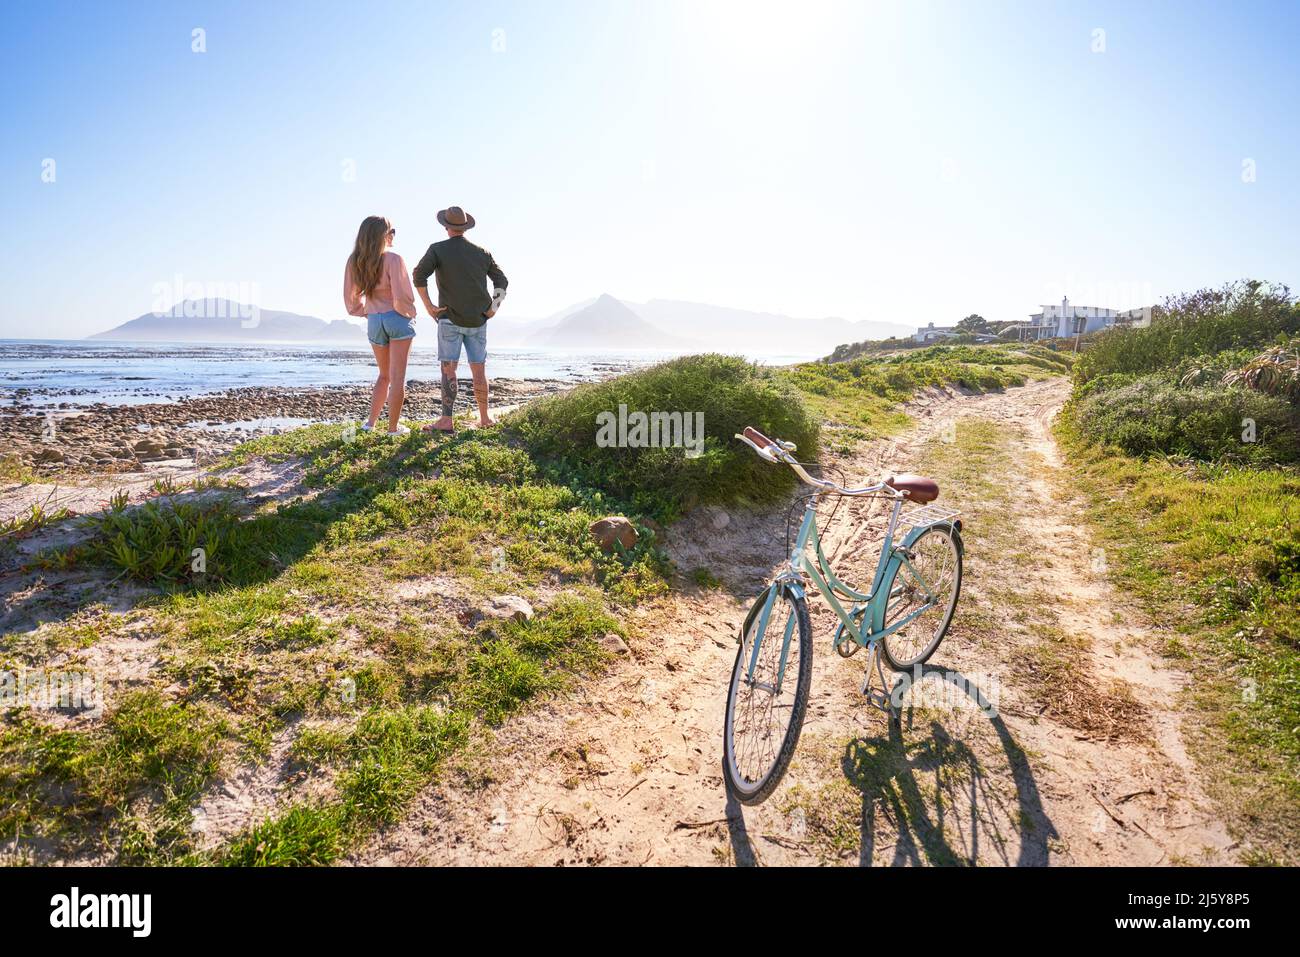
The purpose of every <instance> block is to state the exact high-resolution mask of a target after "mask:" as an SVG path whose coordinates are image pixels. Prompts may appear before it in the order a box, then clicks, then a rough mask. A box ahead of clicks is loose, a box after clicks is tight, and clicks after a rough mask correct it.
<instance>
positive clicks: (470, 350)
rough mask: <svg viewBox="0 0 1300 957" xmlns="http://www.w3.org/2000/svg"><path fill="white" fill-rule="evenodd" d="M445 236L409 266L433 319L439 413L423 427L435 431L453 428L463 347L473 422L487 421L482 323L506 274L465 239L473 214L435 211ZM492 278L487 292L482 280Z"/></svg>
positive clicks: (501, 294) (498, 298)
mask: <svg viewBox="0 0 1300 957" xmlns="http://www.w3.org/2000/svg"><path fill="white" fill-rule="evenodd" d="M438 222H439V223H441V224H442V225H443V226H444V227H445V228H446V230H447V238H446V239H444V240H443V241H442V242H439V243H434V244H433V245H432V246H430V247H429V251H428V252H426V253H425V254H424V257H423V258H422V259H421V260H420V262H419V264H418V265H417V266H416V267H415V271H414V273H412V278H413V279H414V281H415V291H416V292H418V293H419V294H420V298H421V299H423V300H424V308H425V309H427V310H428V311H429V315H431V316H432V317H433V318H435V319H437V320H438V361H439V362H440V363H441V364H442V418H440V419H438V420H437V421H436V422H434V423H433V425H432V426H426V429H437V430H438V431H440V432H451V431H453V430H454V429H455V425H454V424H453V422H452V415H453V413H454V412H455V406H456V390H457V388H458V382H457V379H456V364H457V363H458V362H459V361H460V351H461V347H462V346H463V347H464V349H465V355H466V356H467V357H468V358H469V369H470V372H471V374H472V375H473V377H474V399H475V401H476V402H477V403H478V420H479V425H481V426H482V427H484V428H487V427H488V426H490V425H492V419H491V418H489V417H488V383H487V368H486V363H487V327H486V323H487V321H488V320H489V319H491V318H492V317H493V316H494V315H496V312H497V310H498V309H500V308H501V302H502V300H503V299H505V297H506V285H507V282H506V274H505V273H503V272H502V271H501V267H499V266H498V265H497V264H496V260H495V259H493V258H492V254H491V253H490V252H488V251H487V250H486V249H483V248H482V247H480V246H475V245H474V244H473V243H472V242H470V241H469V240H468V239H466V238H465V232H466V230H470V229H473V228H474V217H473V216H471V215H470V214H469V213H467V212H465V210H463V209H461V208H460V207H459V206H449V207H447V208H446V209H444V210H442V211H441V212H439V213H438ZM430 276H433V277H434V278H435V279H436V280H437V282H438V305H437V307H436V308H435V307H434V305H433V302H432V301H431V300H430V299H429V277H430ZM489 277H490V278H491V279H492V295H490V296H489V295H488V291H487V280H488V278H489Z"/></svg>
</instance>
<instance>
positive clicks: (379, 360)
mask: <svg viewBox="0 0 1300 957" xmlns="http://www.w3.org/2000/svg"><path fill="white" fill-rule="evenodd" d="M370 348H371V349H374V350H375V363H376V364H377V365H378V366H379V378H378V379H376V380H375V391H374V393H373V394H372V395H371V396H370V418H368V419H366V425H368V426H370V427H371V428H372V429H373V428H374V427H375V422H376V421H377V420H378V419H379V413H380V412H382V411H384V400H385V399H386V398H388V346H377V345H375V344H374V343H373V342H372V343H370Z"/></svg>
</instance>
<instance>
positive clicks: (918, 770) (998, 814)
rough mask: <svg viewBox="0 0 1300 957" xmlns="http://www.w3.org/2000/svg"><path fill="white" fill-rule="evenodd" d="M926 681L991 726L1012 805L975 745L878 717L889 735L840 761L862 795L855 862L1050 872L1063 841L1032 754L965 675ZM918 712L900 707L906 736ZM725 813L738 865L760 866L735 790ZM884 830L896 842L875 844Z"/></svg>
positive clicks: (860, 742) (857, 742)
mask: <svg viewBox="0 0 1300 957" xmlns="http://www.w3.org/2000/svg"><path fill="white" fill-rule="evenodd" d="M930 675H937V676H939V679H940V680H943V681H947V682H949V683H950V684H952V685H953V686H954V687H956V688H959V689H961V690H962V691H963V692H964V693H965V694H966V695H967V696H968V697H970V698H971V702H972V704H973V705H974V708H972V709H970V710H967V709H964V708H963V709H962V710H961V712H960V713H961V714H973V715H974V716H975V717H974V718H973V719H972V720H975V721H987V722H988V725H989V727H990V728H991V729H992V730H993V732H994V734H995V735H996V737H997V741H998V743H999V745H1000V746H1001V749H1002V752H1003V754H1004V755H1005V759H1006V764H1007V767H1006V770H1005V772H1004V774H1006V775H1008V776H1009V777H1010V778H1011V780H1012V782H1013V783H1014V787H1015V797H1014V801H1010V802H1009V801H1007V800H1004V799H1003V798H1002V797H1001V794H1000V791H999V789H997V788H996V787H994V786H992V783H993V782H992V775H991V773H990V771H989V770H988V768H987V767H986V763H985V761H983V760H982V759H981V758H980V756H979V754H978V752H977V751H976V749H975V748H974V747H972V746H971V745H970V744H969V743H968V742H967V741H966V740H964V739H963V737H961V736H959V735H954V734H953V732H952V731H951V730H950V729H949V728H948V727H947V726H946V725H945V724H943V723H941V722H940V721H938V720H932V721H931V722H930V726H929V734H928V735H926V736H925V737H923V738H921V739H919V740H913V741H912V742H911V743H910V744H909V743H908V742H907V741H905V740H904V737H903V731H902V727H901V724H895V722H894V721H892V720H888V721H886V719H885V716H884V715H883V714H882V715H880V718H881V720H882V721H886V723H887V726H888V731H887V732H886V733H885V734H883V735H879V736H874V737H857V738H854V739H853V740H852V741H850V742H849V743H848V744H847V745H846V746H845V749H844V754H843V756H842V758H841V761H840V766H841V770H842V772H843V774H844V777H845V778H846V779H847V780H848V782H849V783H850V784H851V785H852V786H853V787H854V788H855V789H857V790H858V791H859V792H860V793H861V796H862V797H861V821H860V825H859V831H860V834H861V844H860V848H859V852H858V863H859V866H862V867H871V866H873V865H874V863H875V858H876V853H877V851H887V850H889V849H890V848H892V849H893V855H892V859H891V860H890V861H889V862H888V863H889V865H890V866H903V867H905V866H921V865H938V866H950V867H964V866H973V865H975V864H976V863H981V864H984V863H1002V864H1006V865H1014V866H1019V867H1044V866H1047V864H1048V863H1049V849H1050V844H1051V842H1052V841H1053V840H1056V839H1057V838H1059V836H1060V835H1059V833H1058V832H1057V830H1056V827H1055V825H1054V824H1053V823H1052V821H1051V819H1050V818H1049V817H1048V815H1047V812H1046V810H1045V809H1044V807H1043V802H1042V798H1041V795H1040V794H1039V791H1038V785H1037V782H1036V780H1035V778H1034V773H1033V769H1032V768H1031V766H1030V763H1029V758H1028V756H1027V755H1026V754H1025V752H1024V750H1023V749H1022V748H1021V747H1020V745H1019V744H1017V743H1016V740H1015V738H1014V736H1013V735H1012V734H1011V731H1010V729H1009V728H1008V727H1007V725H1006V722H1004V721H1003V720H1002V718H1001V717H1000V716H999V715H998V714H997V713H996V711H995V710H993V709H992V708H991V707H990V705H989V702H988V701H987V700H986V699H985V696H984V692H983V690H982V689H981V688H980V687H979V686H978V685H976V684H975V683H974V682H972V681H970V680H968V679H967V678H966V677H965V676H964V675H962V674H961V673H960V672H956V671H951V670H949V669H947V668H943V667H941V666H938V665H925V666H923V667H922V669H921V680H922V681H924V680H925V679H926V678H927V677H928V676H930ZM917 712H918V709H917V708H914V707H906V706H905V707H904V708H903V710H902V713H901V716H900V717H901V720H902V722H905V723H906V724H907V726H908V729H909V730H910V729H911V728H912V727H913V724H912V721H913V719H914V718H915V716H916V714H917ZM726 813H727V830H728V832H729V837H730V841H731V851H732V855H733V858H734V860H735V862H736V864H737V866H740V867H754V866H757V865H758V864H759V863H760V861H759V858H758V854H757V852H756V850H755V848H754V844H753V842H752V840H751V838H750V834H749V831H748V828H747V826H746V823H745V818H744V808H743V807H742V805H740V804H739V802H737V801H736V799H735V798H734V797H732V796H731V795H730V794H728V795H727V805H726ZM882 825H883V826H882ZM886 827H887V828H888V829H889V833H892V835H893V842H892V843H891V844H879V838H880V837H884V838H885V839H888V836H887V834H886V832H885V828H886ZM1013 829H1014V830H1015V832H1016V833H1017V835H1018V836H1019V841H1018V845H1019V846H1018V850H1017V851H1016V852H1015V859H1014V860H1013V859H1012V858H1011V855H1010V854H1009V853H1008V850H1007V848H1008V846H1009V845H1010V844H1011V841H1010V840H1009V838H1010V837H1011V835H1010V834H1009V833H1007V832H1008V831H1010V830H1013ZM990 854H991V855H992V856H993V858H994V859H993V860H990V857H989V855H990Z"/></svg>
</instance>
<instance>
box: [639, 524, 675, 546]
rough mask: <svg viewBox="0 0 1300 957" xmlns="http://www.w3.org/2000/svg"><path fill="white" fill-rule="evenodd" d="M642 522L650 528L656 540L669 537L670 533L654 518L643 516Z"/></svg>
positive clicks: (659, 540) (660, 540)
mask: <svg viewBox="0 0 1300 957" xmlns="http://www.w3.org/2000/svg"><path fill="white" fill-rule="evenodd" d="M641 524H642V525H643V526H645V527H646V528H647V529H649V531H650V533H651V534H652V535H654V537H655V541H658V542H662V541H664V539H666V538H667V537H668V533H667V532H666V531H664V527H663V526H662V525H660V524H659V523H658V522H656V521H655V520H654V519H653V518H643V519H642V520H641Z"/></svg>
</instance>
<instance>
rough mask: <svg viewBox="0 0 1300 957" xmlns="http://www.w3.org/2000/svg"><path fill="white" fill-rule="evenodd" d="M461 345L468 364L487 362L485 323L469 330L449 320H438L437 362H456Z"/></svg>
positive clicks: (458, 358)
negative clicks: (463, 345) (467, 358)
mask: <svg viewBox="0 0 1300 957" xmlns="http://www.w3.org/2000/svg"><path fill="white" fill-rule="evenodd" d="M461 343H464V344H465V355H467V356H469V361H470V362H487V323H484V324H483V325H481V326H475V327H473V328H470V327H468V326H458V325H456V323H454V322H452V321H451V320H450V319H439V320H438V361H439V362H458V361H459V360H460V347H461Z"/></svg>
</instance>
